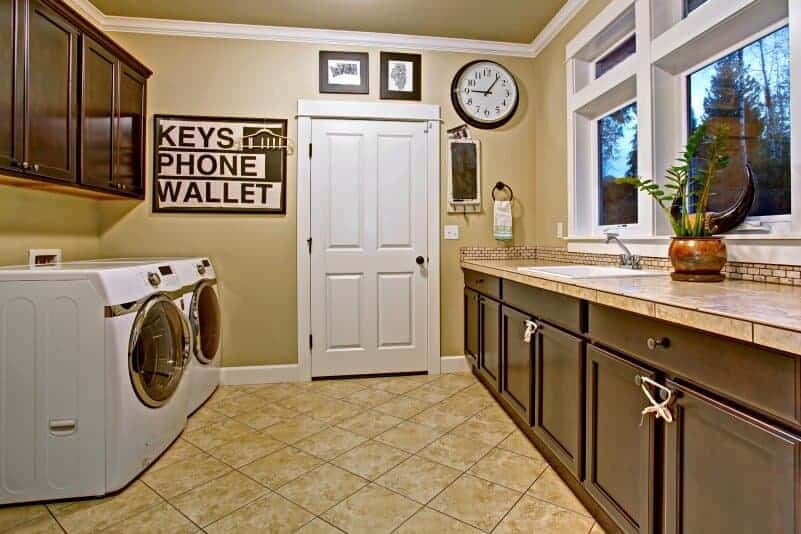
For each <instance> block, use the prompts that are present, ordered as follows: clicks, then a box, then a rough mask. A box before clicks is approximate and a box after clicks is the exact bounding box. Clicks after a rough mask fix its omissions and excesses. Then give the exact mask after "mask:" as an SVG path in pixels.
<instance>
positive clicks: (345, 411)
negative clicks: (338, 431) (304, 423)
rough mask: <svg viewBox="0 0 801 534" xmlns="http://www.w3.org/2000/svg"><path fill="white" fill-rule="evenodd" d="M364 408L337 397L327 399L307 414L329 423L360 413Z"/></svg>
mask: <svg viewBox="0 0 801 534" xmlns="http://www.w3.org/2000/svg"><path fill="white" fill-rule="evenodd" d="M363 411H364V408H362V407H360V406H356V405H355V404H350V403H348V402H344V401H341V400H337V399H329V400H328V401H326V403H325V405H324V406H320V407H318V408H317V409H316V410H314V411H312V412H309V413H308V415H310V416H312V417H314V418H315V419H319V420H320V421H323V422H325V423H328V424H330V425H333V424H336V423H339V422H342V421H344V420H346V419H350V418H351V417H355V416H357V415H359V414H360V413H362V412H363Z"/></svg>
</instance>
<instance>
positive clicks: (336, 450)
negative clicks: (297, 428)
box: [295, 426, 367, 460]
mask: <svg viewBox="0 0 801 534" xmlns="http://www.w3.org/2000/svg"><path fill="white" fill-rule="evenodd" d="M365 441H367V438H363V437H362V436H358V435H356V434H354V433H353V432H348V431H347V430H342V429H341V428H337V427H335V426H332V427H329V428H326V429H325V430H323V431H322V432H318V433H317V434H314V435H313V436H310V437H308V438H306V439H304V440H301V441H299V442H297V443H296V444H295V446H296V447H297V448H298V449H300V450H302V451H304V452H307V453H309V454H311V455H313V456H317V457H318V458H322V459H323V460H333V459H334V458H336V457H337V456H339V455H340V454H342V453H343V452H346V451H349V450H350V449H352V448H354V447H355V446H357V445H360V444H362V443H364V442H365Z"/></svg>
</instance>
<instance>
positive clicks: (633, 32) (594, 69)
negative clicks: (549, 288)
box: [590, 29, 637, 81]
mask: <svg viewBox="0 0 801 534" xmlns="http://www.w3.org/2000/svg"><path fill="white" fill-rule="evenodd" d="M636 34H637V30H636V29H634V30H631V31H630V32H628V33H627V34H625V35H624V36H623V37H621V38H620V39H618V40H617V41H615V42H614V43H612V44H611V45H610V46H609V48H607V49H606V51H605V52H604V53H603V54H601V55H600V56H598V57H597V58H596V59H594V60H593V62H592V65H591V67H590V68H591V69H592V73H591V74H592V79H593V81H594V80H598V79H600V78H602V77H604V76H606V75H607V74H608V73H610V72H611V71H613V70H614V69H615V67H617V66H618V65H620V63H623V61H626V59H628V58H629V57H631V56H628V57H626V58H625V59H623V61H620V62H619V63H617V64H616V65H615V66H613V67H612V68H611V69H609V70H608V71H606V72H605V73H603V74H601V75H600V76H596V75H595V73H596V72H597V71H598V63H599V62H600V61H601V60H602V59H604V58H606V56H607V55H609V54H610V53H612V51H613V50H614V49H615V48H617V47H618V46H620V45H622V44H623V43H625V42H626V41H627V40H628V39H630V38H631V36H632V35H636ZM636 54H637V50H635V51H634V54H632V55H636Z"/></svg>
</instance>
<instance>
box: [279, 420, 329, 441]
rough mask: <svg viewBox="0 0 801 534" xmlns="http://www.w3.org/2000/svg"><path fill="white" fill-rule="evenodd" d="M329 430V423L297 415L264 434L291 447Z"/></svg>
mask: <svg viewBox="0 0 801 534" xmlns="http://www.w3.org/2000/svg"><path fill="white" fill-rule="evenodd" d="M326 428H328V424H327V423H323V422H322V421H318V420H316V419H312V418H311V417H306V416H301V415H295V416H294V417H293V418H291V419H287V420H285V421H283V422H281V423H277V424H275V425H272V426H269V427H267V428H266V429H264V433H265V434H267V435H269V436H272V437H274V438H275V439H277V440H278V441H283V442H284V443H287V444H289V445H292V444H294V443H297V442H298V441H300V440H302V439H305V438H307V437H309V436H312V435H314V434H316V433H318V432H320V431H322V430H325V429H326Z"/></svg>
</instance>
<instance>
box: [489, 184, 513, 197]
mask: <svg viewBox="0 0 801 534" xmlns="http://www.w3.org/2000/svg"><path fill="white" fill-rule="evenodd" d="M503 190H508V191H509V200H510V201H512V200H514V199H515V192H514V191H512V188H511V187H509V186H508V185H506V184H505V183H503V182H497V183H496V184H495V187H493V188H492V200H497V199H496V198H495V191H503Z"/></svg>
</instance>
